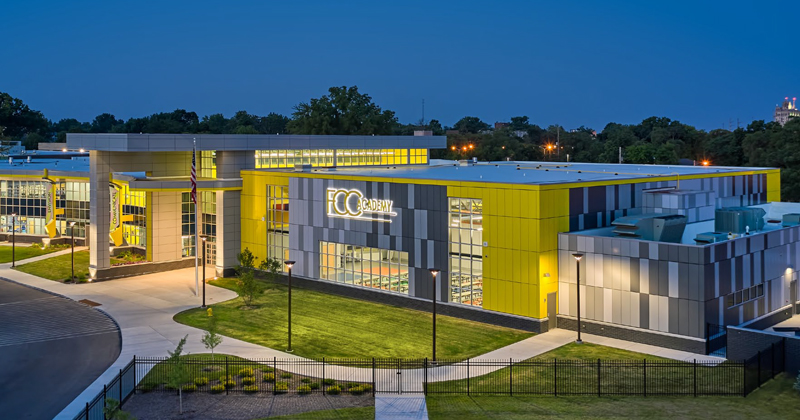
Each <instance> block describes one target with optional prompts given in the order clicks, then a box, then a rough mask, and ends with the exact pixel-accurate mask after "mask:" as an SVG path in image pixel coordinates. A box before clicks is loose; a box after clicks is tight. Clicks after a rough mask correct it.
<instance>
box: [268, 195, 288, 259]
mask: <svg viewBox="0 0 800 420" xmlns="http://www.w3.org/2000/svg"><path fill="white" fill-rule="evenodd" d="M267 218H268V220H267V257H268V258H272V259H276V260H278V261H280V262H281V263H283V261H286V260H288V259H289V187H286V186H280V185H268V186H267ZM281 268H282V269H283V270H284V271H285V270H286V266H285V265H284V264H281Z"/></svg>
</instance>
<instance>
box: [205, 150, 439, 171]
mask: <svg viewBox="0 0 800 420" xmlns="http://www.w3.org/2000/svg"><path fill="white" fill-rule="evenodd" d="M204 153H205V152H204ZM255 157H256V168H293V167H294V165H311V166H314V167H320V166H322V167H324V166H334V164H335V165H336V166H375V165H408V164H409V163H411V164H415V165H419V164H426V163H428V150H427V149H336V153H335V156H334V150H333V149H319V150H309V149H302V150H256V153H255ZM334 159H335V160H334Z"/></svg>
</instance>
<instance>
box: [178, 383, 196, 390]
mask: <svg viewBox="0 0 800 420" xmlns="http://www.w3.org/2000/svg"><path fill="white" fill-rule="evenodd" d="M181 391H183V392H195V391H197V385H195V384H186V385H184V386H182V387H181Z"/></svg>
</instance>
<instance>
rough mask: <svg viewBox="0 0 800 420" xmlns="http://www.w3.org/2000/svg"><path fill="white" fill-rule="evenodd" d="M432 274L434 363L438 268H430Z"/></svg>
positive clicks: (434, 354) (434, 357) (434, 358)
mask: <svg viewBox="0 0 800 420" xmlns="http://www.w3.org/2000/svg"><path fill="white" fill-rule="evenodd" d="M429 271H430V272H431V276H433V278H432V279H431V302H433V359H432V360H433V361H434V362H436V276H437V275H439V269H438V268H430V269H429Z"/></svg>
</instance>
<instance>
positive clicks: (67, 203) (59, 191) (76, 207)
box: [56, 181, 91, 238]
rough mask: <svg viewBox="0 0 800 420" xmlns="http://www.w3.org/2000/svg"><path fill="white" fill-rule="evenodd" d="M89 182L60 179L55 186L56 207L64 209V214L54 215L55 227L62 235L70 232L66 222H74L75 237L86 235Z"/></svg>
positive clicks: (89, 204)
mask: <svg viewBox="0 0 800 420" xmlns="http://www.w3.org/2000/svg"><path fill="white" fill-rule="evenodd" d="M90 207H91V202H90V201H89V183H88V182H76V181H62V182H59V183H58V185H57V186H56V209H64V214H59V215H56V229H58V232H59V233H60V234H62V235H68V234H69V233H70V231H69V227H68V223H69V222H72V221H74V222H75V237H76V238H85V237H86V226H87V225H88V224H89V210H90Z"/></svg>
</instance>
